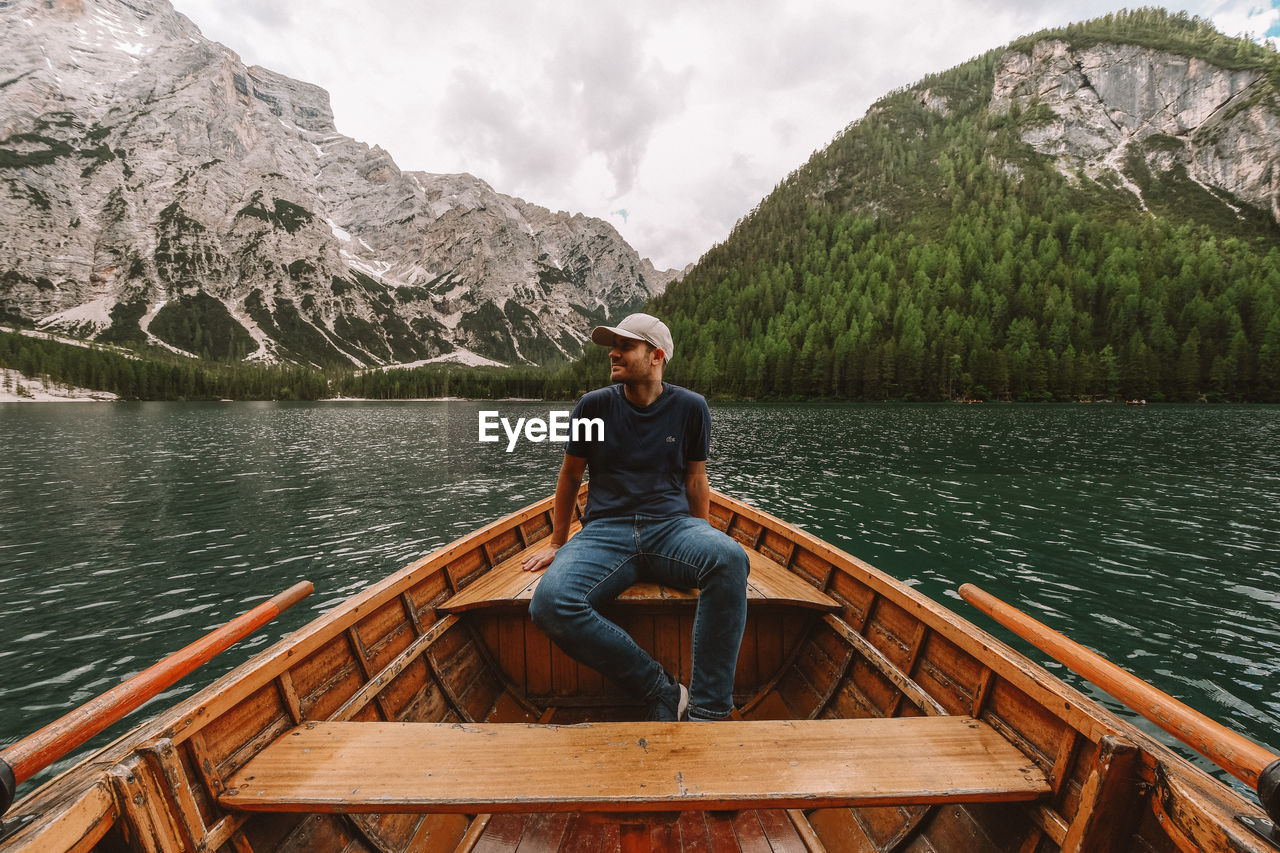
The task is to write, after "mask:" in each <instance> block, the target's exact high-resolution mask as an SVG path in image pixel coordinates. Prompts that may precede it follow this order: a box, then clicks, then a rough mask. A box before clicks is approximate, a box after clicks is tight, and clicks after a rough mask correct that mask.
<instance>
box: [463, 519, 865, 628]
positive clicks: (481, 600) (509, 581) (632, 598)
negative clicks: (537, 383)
mask: <svg viewBox="0 0 1280 853" xmlns="http://www.w3.org/2000/svg"><path fill="white" fill-rule="evenodd" d="M580 528H581V525H576V524H575V526H574V528H573V532H577V530H578V529H580ZM543 547H544V546H543V545H542V544H541V543H535V544H533V545H531V546H530V547H528V548H526V549H524V550H523V551H521V552H520V553H518V554H516V555H515V556H513V557H509V558H508V559H506V560H503V561H502V562H501V563H499V564H498V565H496V566H494V567H493V568H492V569H490V570H489V571H488V572H485V573H484V574H483V575H481V576H480V577H479V578H477V579H476V580H475V581H473V582H472V583H471V584H470V585H469V586H467V587H466V588H465V589H463V590H461V591H460V592H458V594H457V595H454V596H453V597H452V598H450V599H449V600H448V601H446V602H445V603H444V604H443V605H442V606H441V609H443V610H447V611H449V612H451V613H462V612H464V611H467V610H474V609H476V608H480V607H493V606H502V605H505V606H524V607H528V606H529V600H530V599H531V598H533V591H534V590H535V589H536V588H537V586H538V579H539V578H541V577H542V573H541V572H536V573H534V572H526V571H524V569H523V568H522V566H523V564H524V561H525V558H526V557H528V556H529V555H530V554H533V553H535V552H537V551H540V550H541V549H542V548H543ZM747 557H748V558H749V559H750V561H751V574H750V576H749V577H748V578H747V603H748V605H750V604H752V603H757V604H759V603H763V602H770V603H776V604H790V605H795V606H799V607H809V608H813V609H817V610H828V611H836V610H839V609H840V606H839V605H838V604H837V603H836V602H835V601H834V600H833V599H832V598H831V596H829V595H827V594H826V593H824V592H822V591H821V590H819V589H815V588H814V587H813V586H812V585H810V584H808V583H806V582H805V581H803V580H802V579H800V578H799V577H797V576H796V575H795V574H793V573H792V572H789V571H787V569H786V568H784V567H783V566H780V565H778V564H777V563H775V562H774V561H773V560H770V559H769V558H768V557H766V556H765V555H764V554H761V553H760V552H759V551H752V550H747ZM697 599H698V591H697V590H689V589H677V588H675V587H669V586H662V585H660V584H654V583H638V584H635V585H634V586H632V587H631V588H630V589H628V590H627V591H626V592H624V593H623V594H622V595H620V596H619V597H618V599H617V600H618V602H619V603H621V604H652V603H654V602H668V601H688V602H694V601H697Z"/></svg>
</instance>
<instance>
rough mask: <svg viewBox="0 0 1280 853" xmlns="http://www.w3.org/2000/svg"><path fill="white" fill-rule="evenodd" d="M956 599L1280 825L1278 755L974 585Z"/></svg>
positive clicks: (1279, 766) (962, 591)
mask: <svg viewBox="0 0 1280 853" xmlns="http://www.w3.org/2000/svg"><path fill="white" fill-rule="evenodd" d="M960 597H961V598H963V599H964V600H965V601H967V602H969V603H970V604H972V605H973V606H974V607H976V608H978V609H979V610H981V611H982V612H983V613H985V614H987V615H988V616H990V617H991V618H992V619H994V620H996V621H997V622H999V623H1000V624H1001V625H1003V626H1005V627H1006V628H1008V629H1009V630H1010V631H1012V632H1013V633H1015V634H1017V635H1018V636H1019V637H1021V638H1022V639H1024V640H1026V641H1027V642H1029V643H1031V644H1032V645H1033V646H1035V647H1036V648H1037V649H1039V650H1040V651H1042V652H1044V653H1045V654H1047V655H1049V656H1050V657H1052V658H1053V659H1054V660H1056V661H1058V662H1059V663H1061V664H1062V665H1063V666H1066V667H1068V668H1069V669H1070V670H1071V671H1072V672H1074V673H1076V674H1077V675H1080V676H1082V677H1084V678H1087V679H1088V680H1089V681H1091V682H1093V683H1094V684H1096V685H1097V686H1098V687H1101V688H1102V689H1103V690H1105V691H1107V692H1108V693H1110V694H1111V695H1112V696H1114V697H1116V698H1117V699H1119V700H1120V701H1121V702H1123V703H1124V704H1126V705H1128V706H1129V707H1130V708H1132V709H1133V710H1135V711H1137V712H1138V713H1139V714H1141V715H1142V716H1144V717H1146V718H1147V719H1148V720H1150V721H1151V722H1153V723H1155V724H1156V725H1157V726H1159V727H1160V728H1162V729H1164V730H1165V731H1166V732H1168V733H1169V734H1171V735H1173V736H1174V737H1176V738H1178V739H1179V740H1181V741H1182V742H1183V743H1185V744H1187V746H1190V747H1191V748H1192V749H1194V750H1195V751H1196V752H1198V753H1200V754H1201V755H1203V756H1204V757H1205V758H1207V759H1209V760H1210V761H1212V762H1213V763H1214V764H1216V765H1218V766H1219V767H1221V768H1222V769H1223V770H1225V771H1227V772H1228V773H1230V774H1231V775H1232V776H1234V777H1236V778H1237V779H1239V780H1240V781H1242V782H1244V783H1245V784H1247V785H1250V786H1252V787H1253V788H1254V789H1255V790H1256V791H1257V792H1258V799H1259V800H1260V801H1261V802H1262V807H1263V808H1264V809H1265V810H1266V812H1267V814H1268V815H1269V816H1270V817H1271V819H1272V821H1274V822H1275V823H1276V825H1277V826H1280V756H1276V755H1275V753H1272V752H1270V751H1268V750H1267V749H1265V748H1263V747H1261V746H1259V745H1258V744H1256V743H1254V742H1253V741H1251V740H1249V739H1248V738H1247V737H1245V736H1244V735H1242V734H1240V733H1239V732H1235V731H1232V730H1231V729H1229V728H1227V727H1226V726H1224V725H1222V724H1221V723H1219V722H1217V721H1216V720H1213V719H1210V718H1209V717H1206V716H1205V715H1204V714H1201V713H1200V712H1199V711H1197V710H1195V709H1194V708H1191V707H1189V706H1187V705H1184V704H1183V703H1182V702H1179V701H1178V700H1177V699H1174V698H1173V697H1172V696H1170V695H1169V694H1167V693H1164V692H1163V691H1161V690H1159V689H1157V688H1155V687H1153V686H1152V685H1150V684H1148V683H1147V682H1145V681H1143V680H1142V679H1141V678H1138V676H1136V675H1134V674H1133V673H1131V672H1129V671H1128V670H1126V669H1123V668H1122V667H1119V666H1117V665H1116V664H1114V663H1112V662H1111V661H1109V660H1107V659H1106V658H1104V657H1102V656H1101V655H1099V654H1095V653H1094V652H1091V651H1089V650H1088V649H1086V648H1085V647H1084V646H1082V645H1080V644H1079V643H1077V642H1075V641H1074V640H1072V639H1070V638H1069V637H1066V636H1064V635H1063V634H1060V633H1058V632H1057V631H1055V630H1053V629H1052V628H1050V627H1048V626H1047V625H1045V624H1044V623H1042V622H1038V621H1037V620H1035V619H1033V618H1032V617H1030V616H1028V615H1027V614H1025V613H1023V612H1022V611H1021V610H1018V609H1017V608H1016V607H1013V606H1012V605H1009V604H1006V603H1004V602H1003V601H1001V600H1000V599H998V598H996V597H995V596H993V595H991V594H990V593H987V592H984V591H983V590H981V589H979V588H978V587H976V586H974V585H973V584H968V583H967V584H964V585H963V586H961V587H960Z"/></svg>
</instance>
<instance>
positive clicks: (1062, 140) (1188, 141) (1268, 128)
mask: <svg viewBox="0 0 1280 853" xmlns="http://www.w3.org/2000/svg"><path fill="white" fill-rule="evenodd" d="M1278 107H1280V104H1278V103H1277V99H1276V93H1275V89H1274V86H1273V85H1272V80H1271V78H1270V77H1269V76H1268V74H1267V73H1265V71H1264V70H1263V69H1261V68H1237V69H1230V68H1222V67H1218V66H1217V65H1215V64H1213V63H1212V62H1210V61H1206V60H1203V59H1200V58H1198V57H1195V56H1186V55H1183V54H1179V53H1172V52H1169V51H1167V50H1158V49H1155V48H1151V47H1144V46H1141V45H1134V44H1110V43H1101V44H1091V45H1086V46H1082V47H1079V48H1073V47H1072V45H1071V44H1070V43H1069V42H1067V41H1064V40H1062V39H1058V38H1046V39H1041V40H1037V41H1035V42H1033V43H1032V45H1031V50H1030V51H1029V52H1024V51H1020V50H1011V51H1008V52H1006V53H1004V54H1003V55H1002V56H1001V58H1000V63H999V67H998V68H997V70H996V74H995V78H994V86H993V92H992V96H991V103H990V107H989V109H990V111H991V113H993V114H996V115H1000V114H1005V113H1008V112H1010V111H1012V110H1018V111H1020V112H1024V113H1025V112H1027V111H1029V110H1032V109H1037V108H1038V109H1040V110H1042V111H1046V112H1044V113H1042V114H1043V115H1044V118H1043V120H1041V121H1037V122H1035V123H1033V124H1031V125H1030V126H1028V127H1027V128H1026V129H1025V130H1024V132H1023V133H1022V134H1021V136H1022V140H1023V141H1024V142H1026V143H1028V144H1029V145H1030V146H1031V147H1032V148H1033V149H1035V150H1036V151H1038V152H1040V153H1042V154H1047V155H1050V156H1052V157H1054V158H1055V160H1056V161H1057V163H1058V165H1059V168H1060V169H1061V170H1062V171H1063V172H1064V173H1066V174H1071V173H1074V172H1075V171H1076V170H1077V169H1083V171H1084V173H1085V174H1086V175H1088V176H1089V177H1091V178H1094V179H1097V178H1100V177H1102V176H1103V175H1106V174H1111V175H1114V176H1116V177H1117V178H1118V179H1119V180H1121V181H1122V182H1123V183H1124V184H1125V186H1126V187H1127V188H1129V189H1130V190H1131V191H1132V192H1133V193H1134V194H1135V195H1136V196H1137V198H1138V202H1139V204H1142V205H1143V206H1144V207H1145V203H1144V202H1143V199H1142V192H1141V190H1140V189H1139V188H1138V187H1137V185H1136V184H1134V183H1133V181H1132V180H1131V177H1130V176H1129V175H1128V174H1127V173H1126V167H1127V160H1128V158H1129V157H1130V156H1133V155H1137V156H1139V157H1140V158H1142V159H1144V160H1145V161H1146V162H1147V164H1148V166H1150V167H1151V168H1153V169H1155V170H1156V171H1158V172H1162V173H1168V172H1170V171H1172V170H1173V169H1174V167H1175V166H1177V167H1180V168H1181V169H1182V170H1184V171H1185V172H1186V174H1187V176H1188V177H1189V178H1190V180H1192V181H1193V182H1195V183H1196V184H1198V185H1200V186H1201V187H1203V188H1205V189H1206V190H1208V191H1209V192H1211V193H1215V194H1218V195H1219V197H1220V198H1222V200H1223V202H1224V203H1227V204H1230V198H1229V197H1233V198H1235V199H1238V200H1241V201H1244V202H1247V203H1248V204H1250V205H1253V206H1254V207H1258V208H1261V209H1263V210H1267V211H1269V212H1270V214H1271V216H1272V218H1273V219H1274V220H1275V221H1277V222H1280V109H1278Z"/></svg>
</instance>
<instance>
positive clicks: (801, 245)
mask: <svg viewBox="0 0 1280 853" xmlns="http://www.w3.org/2000/svg"><path fill="white" fill-rule="evenodd" d="M1048 39H1057V40H1061V41H1063V42H1066V43H1067V44H1069V45H1071V46H1072V47H1081V46H1088V45H1094V44H1099V43H1104V42H1106V43H1122V44H1135V45H1141V46H1143V47H1146V48H1152V49H1155V50H1159V51H1168V52H1170V53H1175V54H1180V55H1182V56H1188V57H1195V58H1198V59H1203V60H1206V61H1208V62H1211V63H1213V64H1214V65H1215V66H1217V67H1219V68H1224V69H1232V70H1236V69H1245V70H1251V71H1255V72H1259V75H1256V76H1259V80H1258V82H1257V83H1256V85H1254V86H1253V88H1252V90H1251V92H1250V94H1249V99H1250V100H1249V103H1248V106H1256V105H1257V104H1259V103H1262V104H1263V105H1264V106H1266V108H1267V109H1270V108H1271V106H1273V105H1274V106H1276V108H1277V109H1280V99H1278V98H1277V91H1278V90H1280V85H1278V84H1280V58H1278V57H1277V55H1276V53H1275V52H1274V51H1272V50H1268V49H1265V48H1262V47H1259V46H1258V45H1256V44H1253V43H1251V42H1248V41H1240V40H1235V39H1228V38H1226V37H1224V36H1222V35H1221V34H1219V33H1217V32H1215V31H1214V30H1213V29H1212V28H1211V27H1209V26H1208V25H1207V24H1205V23H1204V22H1202V21H1199V20H1197V19H1189V18H1186V17H1184V16H1170V15H1168V14H1166V13H1164V12H1161V11H1152V10H1143V11H1139V12H1134V13H1125V14H1121V15H1116V16H1108V17H1107V18H1105V19H1101V20H1098V21H1093V22H1089V23H1087V24H1082V25H1076V26H1072V27H1069V28H1066V29H1063V30H1059V31H1055V32H1050V33H1038V34H1036V35H1034V36H1030V37H1028V38H1026V39H1023V40H1021V41H1020V42H1018V43H1016V44H1014V45H1012V46H1011V47H1010V48H1002V49H1000V50H995V51H992V52H991V53H988V54H986V55H984V56H981V57H979V58H977V59H974V60H972V61H971V62H968V63H966V64H964V65H962V66H959V67H957V68H955V69H952V70H950V71H947V72H945V73H941V74H938V75H936V76H933V77H930V78H928V79H926V80H923V81H921V82H920V83H919V84H917V85H916V86H913V87H911V88H909V89H905V90H902V91H897V92H894V93H892V94H890V95H888V96H887V97H885V98H883V99H882V100H881V101H879V102H878V103H877V104H876V105H874V106H873V107H872V109H871V110H870V111H869V112H868V114H867V116H866V117H865V118H864V119H862V120H861V121H858V122H856V123H855V124H853V125H851V126H850V127H848V128H847V129H846V131H845V132H844V133H842V134H841V135H840V136H839V137H837V138H836V139H835V141H834V142H833V143H832V144H831V145H830V146H829V147H828V148H827V149H826V150H824V151H821V152H818V153H816V154H815V155H814V156H813V158H812V159H811V160H810V161H809V162H808V163H807V164H805V165H804V166H803V167H802V168H800V169H799V170H797V171H796V172H794V173H793V174H792V175H790V176H789V177H788V178H787V179H786V180H785V181H784V182H783V183H781V184H780V185H779V186H778V187H777V188H776V189H775V190H774V192H773V193H772V194H771V195H769V196H768V197H767V198H766V199H764V200H763V201H762V202H761V203H760V204H759V205H758V207H757V208H756V209H755V210H754V211H753V212H752V213H751V215H749V216H748V217H746V218H745V219H744V220H742V221H741V222H739V224H738V226H737V227H736V228H735V230H734V231H733V233H732V235H730V237H729V238H728V239H727V240H726V241H725V242H724V243H723V244H721V245H718V246H716V247H715V248H714V249H712V250H711V251H710V252H708V253H707V254H706V255H705V256H704V257H703V258H702V260H701V261H700V262H699V264H698V265H697V266H696V267H695V268H694V269H693V270H692V271H691V273H690V274H689V275H688V276H687V277H686V278H685V279H684V281H683V282H680V283H677V284H675V285H673V286H672V287H671V288H670V289H669V290H668V291H667V293H666V294H665V295H664V296H662V297H661V298H660V299H658V300H657V301H656V303H655V305H654V308H653V310H654V311H655V313H657V314H658V315H660V316H663V317H666V318H667V319H668V320H669V323H670V325H671V327H672V331H673V333H674V336H675V340H676V341H677V342H678V343H681V345H680V346H678V348H677V356H678V357H677V358H675V359H673V361H672V363H671V369H670V371H669V372H668V377H669V378H670V379H671V380H672V381H675V382H677V383H681V384H685V385H688V386H690V387H693V388H695V389H697V390H699V391H702V392H703V393H706V394H710V395H727V396H735V397H757V398H769V397H780V398H791V397H815V396H816V397H839V398H850V399H872V400H878V399H920V400H939V399H953V398H962V397H976V398H983V399H1011V400H1050V399H1079V398H1083V397H1089V396H1106V397H1113V398H1114V397H1126V398H1136V397H1142V398H1146V399H1152V400H1197V399H1210V400H1252V401H1272V402H1277V401H1280V228H1277V226H1276V223H1275V220H1274V219H1273V217H1272V212H1271V211H1268V210H1264V209H1261V208H1259V207H1256V206H1253V205H1250V204H1247V203H1244V202H1242V201H1240V200H1239V199H1237V198H1231V197H1229V196H1228V195H1227V194H1226V193H1223V192H1220V191H1216V190H1215V189H1214V188H1212V187H1208V186H1206V185H1205V184H1204V183H1203V182H1202V181H1197V180H1193V179H1192V176H1189V175H1188V173H1187V170H1186V169H1185V168H1184V167H1183V166H1182V165H1181V164H1180V163H1178V162H1177V160H1176V158H1173V159H1172V160H1171V162H1172V165H1171V166H1170V167H1169V168H1168V170H1167V171H1163V170H1161V169H1160V168H1158V167H1157V166H1156V165H1153V164H1158V163H1160V162H1162V157H1161V155H1162V153H1163V151H1164V150H1165V149H1173V148H1180V147H1181V146H1182V144H1183V143H1182V142H1181V141H1179V140H1177V139H1173V138H1170V137H1168V136H1164V135H1158V134H1157V135H1153V136H1150V137H1148V138H1145V139H1144V140H1143V141H1142V143H1141V145H1140V146H1133V147H1131V148H1130V149H1128V150H1127V151H1126V152H1125V157H1124V158H1123V159H1122V160H1121V161H1120V163H1119V167H1120V168H1119V169H1118V170H1117V171H1116V172H1115V173H1112V174H1094V175H1092V176H1091V175H1089V174H1086V173H1085V171H1084V170H1079V171H1077V172H1075V173H1074V174H1073V173H1070V172H1065V173H1064V170H1063V169H1062V168H1061V167H1060V164H1059V162H1057V161H1055V160H1054V158H1052V157H1049V156H1046V155H1044V154H1040V153H1037V152H1036V151H1035V150H1034V149H1033V148H1032V146H1031V145H1029V144H1027V143H1026V142H1024V141H1023V139H1024V137H1025V135H1026V134H1027V132H1028V130H1029V129H1035V128H1037V127H1042V126H1048V125H1051V124H1052V121H1053V120H1054V118H1055V117H1054V116H1053V115H1052V114H1050V112H1049V110H1048V108H1047V107H1043V106H1040V105H1035V104H1033V105H1032V106H1031V108H1029V109H1019V108H1017V107H1016V106H1015V108H1014V109H1012V110H1008V111H1006V112H1003V113H1001V112H997V111H994V110H992V109H991V108H990V105H991V101H992V91H993V85H994V83H995V77H996V74H997V69H998V68H999V67H1000V63H1001V61H1002V57H1005V56H1007V54H1006V51H1007V50H1019V51H1023V52H1026V53H1028V54H1029V53H1030V52H1031V51H1032V50H1033V47H1034V46H1035V45H1036V44H1037V43H1040V42H1043V41H1045V40H1048ZM939 104H942V105H944V106H941V107H940V106H939ZM1241 108H1243V107H1241ZM1275 146H1276V147H1275V148H1274V149H1272V150H1273V151H1276V150H1280V139H1276V140H1275ZM1165 162H1170V161H1169V158H1165ZM1276 168H1280V167H1276ZM1137 193H1140V197H1139V195H1138V194H1137Z"/></svg>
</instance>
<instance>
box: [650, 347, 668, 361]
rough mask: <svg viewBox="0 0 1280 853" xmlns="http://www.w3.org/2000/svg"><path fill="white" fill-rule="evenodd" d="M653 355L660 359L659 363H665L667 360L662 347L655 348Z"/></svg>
mask: <svg viewBox="0 0 1280 853" xmlns="http://www.w3.org/2000/svg"><path fill="white" fill-rule="evenodd" d="M653 354H654V355H656V356H657V357H658V361H659V362H665V361H666V360H667V354H666V353H665V352H663V350H662V347H654V348H653Z"/></svg>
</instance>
